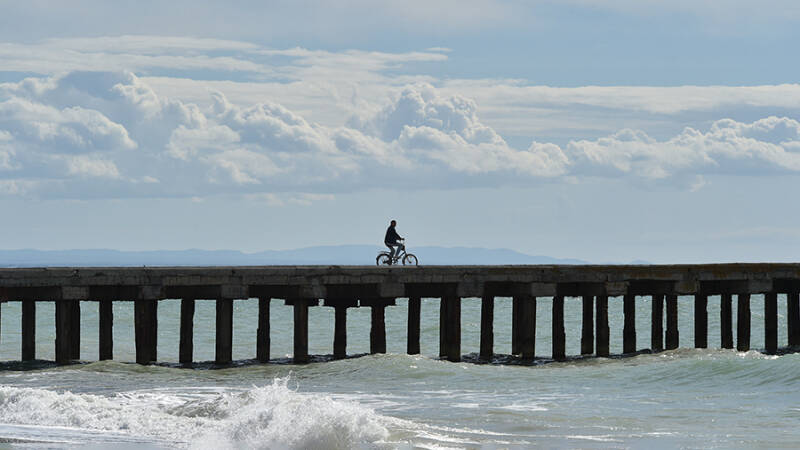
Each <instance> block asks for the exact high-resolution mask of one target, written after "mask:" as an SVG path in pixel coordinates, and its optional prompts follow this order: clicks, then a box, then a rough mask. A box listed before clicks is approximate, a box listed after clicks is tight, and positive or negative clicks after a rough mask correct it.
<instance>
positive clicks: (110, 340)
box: [97, 300, 114, 361]
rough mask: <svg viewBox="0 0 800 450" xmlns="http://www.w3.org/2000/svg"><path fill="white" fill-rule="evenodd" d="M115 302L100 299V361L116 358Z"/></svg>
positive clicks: (98, 329)
mask: <svg viewBox="0 0 800 450" xmlns="http://www.w3.org/2000/svg"><path fill="white" fill-rule="evenodd" d="M113 306H114V303H113V302H112V301H111V300H100V301H99V302H98V310H99V314H100V318H99V324H98V328H97V331H98V336H97V338H98V342H99V346H100V348H99V352H98V353H99V355H100V361H105V360H109V359H114V309H113Z"/></svg>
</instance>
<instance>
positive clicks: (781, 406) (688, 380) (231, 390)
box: [0, 296, 800, 449]
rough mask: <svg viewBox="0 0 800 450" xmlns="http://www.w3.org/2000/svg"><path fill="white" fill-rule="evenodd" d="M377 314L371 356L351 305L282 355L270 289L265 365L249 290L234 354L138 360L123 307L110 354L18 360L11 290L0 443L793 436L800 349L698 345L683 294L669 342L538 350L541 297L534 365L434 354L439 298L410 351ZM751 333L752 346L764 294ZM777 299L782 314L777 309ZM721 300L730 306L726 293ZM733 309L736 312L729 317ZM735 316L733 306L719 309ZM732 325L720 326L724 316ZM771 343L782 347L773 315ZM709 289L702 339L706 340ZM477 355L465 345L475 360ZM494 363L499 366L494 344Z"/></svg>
mask: <svg viewBox="0 0 800 450" xmlns="http://www.w3.org/2000/svg"><path fill="white" fill-rule="evenodd" d="M397 303H398V304H397V306H394V307H389V308H387V310H386V329H387V350H388V353H387V354H385V355H363V354H365V353H366V352H367V351H368V349H369V320H370V317H369V316H370V314H369V310H368V308H361V309H351V310H350V311H349V314H348V353H349V354H353V355H356V354H362V356H358V357H352V358H348V359H346V360H341V361H330V362H320V363H312V364H307V365H293V364H289V363H288V361H289V360H290V357H291V351H292V340H291V335H292V333H291V329H292V309H291V307H287V306H284V305H283V302H282V301H277V300H274V301H273V302H272V306H271V317H272V321H271V324H272V333H271V337H272V349H271V350H272V357H273V358H274V359H275V361H274V362H273V363H270V364H255V363H252V361H249V362H248V361H247V360H249V359H250V358H253V357H254V354H255V330H256V323H255V321H256V316H257V314H256V310H257V301H256V300H241V301H236V302H235V306H234V346H235V347H234V359H237V360H239V362H240V363H241V366H239V367H232V368H226V369H210V368H209V367H210V364H200V365H199V366H200V368H198V369H182V368H178V367H176V366H175V365H169V364H166V365H156V366H138V365H136V364H132V363H130V361H133V360H134V345H133V341H134V339H133V318H132V313H133V305H132V304H131V303H117V304H115V306H114V316H115V317H114V319H115V323H114V338H115V342H114V353H115V360H114V361H106V362H91V363H85V364H75V365H71V366H66V367H56V366H54V365H52V364H51V363H48V362H42V361H37V362H35V363H32V364H25V365H23V364H20V363H18V362H14V360H18V359H19V347H20V345H19V339H20V335H19V322H20V307H19V304H18V303H5V304H3V305H2V322H1V323H0V326H1V327H2V328H1V329H0V359H2V360H4V361H5V362H3V363H2V365H0V369H1V370H0V448H17V447H24V448H71V447H78V446H80V447H88V448H106V447H109V446H112V445H113V446H114V447H116V448H118V447H122V448H143V447H144V448H176V447H177V448H214V449H218V448H221V449H224V448H527V447H532V446H536V447H547V448H608V447H613V448H620V447H638V448H641V447H647V448H653V447H655V448H674V447H686V448H700V447H702V448H708V447H717V448H741V447H763V448H781V447H792V448H794V447H796V446H797V445H798V444H797V443H798V442H800V393H799V392H800V354H795V353H785V354H782V355H780V356H769V355H764V354H762V353H760V352H758V351H757V350H753V351H750V352H736V351H734V350H717V349H708V350H696V349H691V348H688V347H691V346H692V343H693V336H692V328H693V324H692V315H693V310H692V305H693V303H692V298H691V297H681V298H680V299H679V305H680V306H679V313H680V317H679V325H680V327H679V328H680V343H681V346H682V348H680V349H678V350H674V351H667V352H661V353H657V354H647V353H644V354H639V355H637V356H633V357H624V358H621V357H612V358H589V359H573V360H569V361H566V362H558V363H555V362H546V360H547V358H548V357H549V355H550V336H549V334H550V321H549V318H550V302H549V300H548V299H543V300H540V301H539V302H538V306H537V319H538V323H537V341H536V346H537V352H536V353H537V356H538V357H540V358H541V359H540V360H539V361H538V362H537V363H535V364H533V365H521V364H513V363H512V364H506V363H503V364H501V363H494V364H473V363H470V362H463V363H449V362H446V361H440V360H438V358H437V356H436V355H437V354H438V342H439V340H438V303H439V302H438V300H435V299H424V300H423V308H422V330H421V335H422V338H421V345H422V355H416V356H409V355H405V354H403V353H404V351H405V345H406V325H405V324H406V317H407V303H406V301H405V299H399V300H398V302H397ZM580 305H581V302H580V300H578V299H569V298H568V299H567V301H566V302H565V317H566V322H567V323H566V330H567V352H568V354H573V355H574V354H577V353H579V342H580V319H581V317H580ZM751 305H752V306H751V307H752V324H753V327H752V340H751V345H752V347H753V348H754V349H759V348H761V347H763V341H764V339H763V334H764V333H763V323H764V317H763V299H762V298H761V297H760V296H753V298H752V300H751ZM785 310H786V308H785V298H783V297H779V311H780V312H781V313H782V314H783V313H784V312H785ZM179 311H180V308H179V302H178V301H173V300H167V301H163V302H160V304H159V348H158V352H159V360H160V361H164V362H165V363H169V362H175V361H176V360H177V354H178V328H179V320H178V319H179ZM734 312H735V303H734ZM649 314H650V300H649V298H648V297H643V298H642V297H640V298H639V300H638V301H637V331H638V340H637V344H638V345H637V347H638V348H647V347H649V345H650V342H649V341H650V324H649ZM734 315H735V314H734ZM53 316H54V314H53V305H52V303H40V304H39V305H38V308H37V324H38V328H37V356H38V357H39V358H41V359H43V360H52V359H53V341H54V335H53V333H54V331H53V329H54V328H53ZM309 316H310V326H309V329H310V336H309V351H310V352H311V353H313V354H317V355H326V354H330V353H331V351H332V350H331V347H332V340H333V310H332V309H331V308H325V307H317V308H312V310H311V312H310V314H309ZM510 317H511V301H510V299H497V300H496V306H495V352H496V353H498V354H502V353H508V352H509V349H510V345H511V344H510ZM621 319H622V301H621V298H612V299H610V300H609V320H610V327H611V350H612V353H614V352H616V353H619V352H621V350H622V348H621V347H622V323H621ZM734 319H735V318H734ZM479 323H480V301H479V300H478V299H464V300H463V301H462V351H463V352H464V354H465V356H466V357H467V358H469V357H470V353H471V352H476V351H477V349H478V344H479V339H480V337H479ZM96 324H97V305H96V304H94V303H91V302H83V303H82V329H81V331H82V340H81V343H82V349H81V352H82V353H81V356H82V358H83V359H85V360H86V361H93V360H96V359H97V328H96ZM734 330H735V323H734ZM779 330H780V331H779V339H780V342H781V344H782V345H785V343H786V322H785V317H784V316H783V315H781V317H779ZM719 340H720V339H719V298H718V297H711V298H710V299H709V344H710V345H711V346H712V347H714V346H718V345H719ZM213 353H214V303H213V302H203V301H198V302H197V311H196V316H195V359H196V360H198V361H200V360H212V359H213V357H214V354H213ZM472 356H474V353H473V355H472ZM498 361H507V358H503V357H500V358H498Z"/></svg>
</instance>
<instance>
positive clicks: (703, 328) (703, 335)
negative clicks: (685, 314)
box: [694, 293, 708, 348]
mask: <svg viewBox="0 0 800 450" xmlns="http://www.w3.org/2000/svg"><path fill="white" fill-rule="evenodd" d="M694 347H695V348H708V295H706V294H703V293H697V294H695V295H694Z"/></svg>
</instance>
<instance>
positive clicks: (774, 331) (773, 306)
mask: <svg viewBox="0 0 800 450" xmlns="http://www.w3.org/2000/svg"><path fill="white" fill-rule="evenodd" d="M764 346H765V347H766V352H767V354H770V355H772V354H775V352H777V351H778V295H777V294H776V293H775V292H767V293H765V294H764Z"/></svg>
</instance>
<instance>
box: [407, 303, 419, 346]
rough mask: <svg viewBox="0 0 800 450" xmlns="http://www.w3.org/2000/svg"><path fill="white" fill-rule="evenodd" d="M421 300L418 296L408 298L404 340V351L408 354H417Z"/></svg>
mask: <svg viewBox="0 0 800 450" xmlns="http://www.w3.org/2000/svg"><path fill="white" fill-rule="evenodd" d="M421 308H422V302H421V299H420V298H419V297H409V298H408V337H407V342H406V353H408V354H409V355H418V354H419V320H420V310H421Z"/></svg>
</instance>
